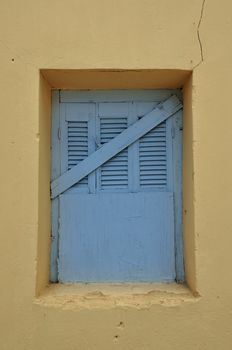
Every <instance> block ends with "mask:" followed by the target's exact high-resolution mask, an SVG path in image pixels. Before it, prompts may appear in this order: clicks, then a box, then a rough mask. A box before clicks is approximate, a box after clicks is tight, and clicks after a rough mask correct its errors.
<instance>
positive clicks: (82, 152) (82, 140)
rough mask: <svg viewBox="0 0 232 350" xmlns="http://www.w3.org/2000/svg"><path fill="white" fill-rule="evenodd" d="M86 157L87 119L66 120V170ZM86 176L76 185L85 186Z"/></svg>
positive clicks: (86, 182)
mask: <svg viewBox="0 0 232 350" xmlns="http://www.w3.org/2000/svg"><path fill="white" fill-rule="evenodd" d="M86 157H88V121H68V170H70V169H71V168H72V167H73V166H75V165H77V164H78V163H79V162H81V161H82V160H83V159H85V158H86ZM87 185H88V177H85V178H84V179H82V180H81V181H80V182H79V183H78V184H77V185H76V187H86V186H87Z"/></svg>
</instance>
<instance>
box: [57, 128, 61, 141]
mask: <svg viewBox="0 0 232 350" xmlns="http://www.w3.org/2000/svg"><path fill="white" fill-rule="evenodd" d="M57 137H58V140H60V139H61V132H60V128H58V130H57Z"/></svg>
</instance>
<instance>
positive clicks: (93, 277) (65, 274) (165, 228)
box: [58, 192, 175, 283]
mask: <svg viewBox="0 0 232 350" xmlns="http://www.w3.org/2000/svg"><path fill="white" fill-rule="evenodd" d="M60 203H61V212H62V215H61V221H60V250H59V262H58V264H59V265H58V266H59V281H60V282H63V283H68V282H155V281H157V282H158V281H159V282H160V281H161V280H162V282H173V281H174V279H175V255H174V217H173V193H170V192H146V193H144V192H139V193H98V194H83V193H79V194H76V195H73V194H71V193H67V192H66V193H64V194H63V195H61V196H60Z"/></svg>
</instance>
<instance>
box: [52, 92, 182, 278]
mask: <svg viewBox="0 0 232 350" xmlns="http://www.w3.org/2000/svg"><path fill="white" fill-rule="evenodd" d="M57 94H59V99H57V98H55V96H56V97H57ZM177 96H178V97H177ZM180 99H181V95H180V91H171V90H147V91H146V90H144V91H129V90H125V91H88V92H81V91H79V92H78V91H61V92H57V91H56V92H54V99H53V120H52V179H51V180H52V181H51V195H52V253H51V280H52V281H59V282H64V283H65V282H106V283H107V282H109V283H110V282H156V281H159V282H170V281H174V280H175V279H177V280H183V256H182V218H181V211H182V204H181V203H182V199H181V176H182V175H181V173H182V171H181V167H182V149H181V147H182V146H181V145H182V139H181V137H182V105H181V102H180Z"/></svg>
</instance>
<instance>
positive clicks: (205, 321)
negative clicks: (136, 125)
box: [0, 0, 232, 350]
mask: <svg viewBox="0 0 232 350" xmlns="http://www.w3.org/2000/svg"><path fill="white" fill-rule="evenodd" d="M231 13H232V3H231V1H230V0H221V1H216V0H206V1H205V2H204V1H203V0H192V1H190V0H187V1H186V0H176V1H172V0H162V1H161V0H159V1H158V0H143V1H139V0H117V1H116V0H107V1H106V0H67V1H53V0H49V1H44V0H40V1H29V0H23V1H16V0H8V1H5V0H2V1H1V11H0V72H1V74H0V88H1V90H0V91H1V97H0V106H1V109H0V111H1V112H0V115H1V128H0V153H1V157H0V159H1V185H0V188H1V192H0V194H1V195H0V203H1V204H0V249H1V254H0V277H1V288H0V295H1V299H0V300H1V302H0V305H1V306H0V349H2V350H12V349H17V350H43V349H51V350H53V349H56V350H63V349H69V350H74V349H75V350H76V349H80V350H92V349H99V350H104V349H105V350H106V349H107V350H109V349H114V348H115V349H116V348H118V349H125V350H129V349H133V350H136V349H144V350H145V349H146V350H148V349H149V350H153V349H158V350H175V349H178V350H179V349H181V350H182V349H183V350H203V349H206V350H214V349H215V350H218V349H221V350H230V349H232V306H231V305H232V273H231V266H232V258H231V247H232V235H231V227H232V215H231V208H232V203H231V196H230V193H231V192H232V185H231V183H232V181H231V179H232V162H231V149H232V118H231V81H232V64H231V62H232V40H231V36H232V19H231ZM41 69H42V70H43V71H42V73H40V70H41ZM50 69H57V70H62V71H60V72H59V71H50ZM69 69H73V70H76V71H73V72H70V71H68V72H67V71H66V70H69ZM82 69H88V70H89V69H93V70H96V69H97V70H100V71H101V70H107V69H113V70H114V72H111V73H109V74H114V76H115V77H116V80H115V85H112V79H114V78H112V75H110V76H107V74H108V73H104V74H105V75H104V77H103V75H101V77H103V78H102V80H101V78H100V79H99V75H98V74H100V73H103V72H100V71H98V73H96V72H95V71H93V72H92V73H89V72H84V73H83V72H80V71H79V70H82ZM121 69H124V70H126V71H124V72H120V71H118V70H121ZM143 69H145V70H149V69H150V70H152V71H150V74H147V72H146V71H143ZM116 70H117V71H116ZM127 70H133V71H134V75H133V73H132V72H128V71H127ZM171 70H173V71H171ZM189 71H192V75H191V76H190V74H189ZM72 73H73V74H72ZM83 74H85V75H83ZM86 74H87V75H86ZM96 74H97V75H96ZM120 74H121V75H120ZM131 74H132V75H131ZM137 74H139V75H137ZM152 74H153V75H152ZM85 77H87V78H86V80H85ZM78 79H79V80H78ZM86 81H87V85H88V86H87V87H86V86H85V84H86ZM99 81H100V82H99ZM141 81H142V83H141ZM78 84H79V86H78ZM101 84H102V86H103V87H104V88H117V87H130V88H131V87H135V88H136V87H137V88H138V87H148V88H151V87H176V86H180V85H184V238H185V261H186V275H187V282H188V286H189V288H190V290H191V291H192V292H193V295H190V292H188V290H185V289H184V290H182V289H181V288H180V289H179V288H178V286H177V287H175V286H170V289H169V288H168V287H167V288H166V287H162V286H159V287H157V289H156V290H154V291H153V292H152V293H150V294H149V293H148V294H149V295H148V294H146V293H145V294H146V295H143V294H141V293H140V294H139V293H137V292H136V293H137V294H138V295H137V294H136V293H135V295H134V296H133V298H132V297H131V294H130V291H127V292H128V296H127V299H126V301H125V302H120V301H121V300H123V298H124V297H123V296H120V293H119V295H117V296H116V297H112V296H111V293H112V294H114V291H110V292H109V294H108V295H109V296H108V299H107V297H104V296H102V294H101V293H92V294H91V293H90V294H89V295H90V298H86V297H83V296H82V297H81V298H79V299H81V301H80V300H79V299H78V297H77V294H78V291H76V290H75V288H74V289H73V290H71V292H70V291H69V292H67V293H69V294H70V295H71V296H68V297H67V295H66V297H64V296H62V293H63V295H64V294H65V293H66V291H62V293H61V294H59V291H57V290H55V289H54V290H51V291H50V292H49V293H50V294H49V293H48V294H49V296H46V284H47V281H48V265H49V234H50V226H49V225H50V216H49V215H50V214H49V211H50V202H49V163H50V155H49V143H50V136H49V135H50V118H49V116H50V89H51V87H56V88H65V87H69V88H75V87H76V88H77V87H79V88H88V87H89V88H99V87H101ZM130 85H131V86H130ZM165 288H166V289H165ZM56 293H58V297H55V294H56ZM91 298H92V299H93V300H92V301H91V300H90V299H91ZM144 298H145V299H144ZM77 299H78V300H79V301H78V300H77ZM143 299H144V300H146V301H145V302H144V300H143ZM107 300H108V301H109V302H108V303H107ZM105 302H106V303H105Z"/></svg>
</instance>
